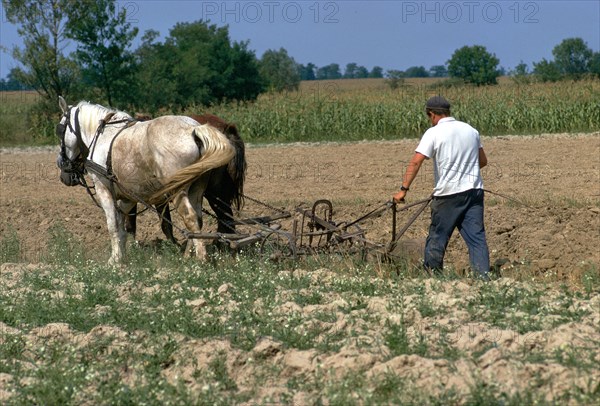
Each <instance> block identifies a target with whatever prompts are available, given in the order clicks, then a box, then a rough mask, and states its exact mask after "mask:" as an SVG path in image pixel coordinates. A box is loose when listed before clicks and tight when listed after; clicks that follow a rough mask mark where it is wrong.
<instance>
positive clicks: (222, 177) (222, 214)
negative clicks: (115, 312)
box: [206, 167, 235, 233]
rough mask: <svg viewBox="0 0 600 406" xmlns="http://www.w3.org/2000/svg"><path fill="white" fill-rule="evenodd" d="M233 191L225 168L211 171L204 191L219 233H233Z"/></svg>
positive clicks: (233, 188) (233, 187)
mask: <svg viewBox="0 0 600 406" xmlns="http://www.w3.org/2000/svg"><path fill="white" fill-rule="evenodd" d="M234 190H235V186H234V185H233V182H232V180H231V178H230V177H229V175H228V174H227V168H225V167H221V168H218V169H216V170H214V171H213V173H212V175H211V177H210V181H209V183H208V187H207V189H206V200H208V204H209V205H210V207H211V209H212V210H213V212H214V213H215V214H216V216H217V220H218V223H217V232H219V233H235V225H233V224H232V222H233V210H232V208H231V202H232V201H233V192H234Z"/></svg>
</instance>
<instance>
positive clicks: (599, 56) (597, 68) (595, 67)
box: [590, 52, 600, 78]
mask: <svg viewBox="0 0 600 406" xmlns="http://www.w3.org/2000/svg"><path fill="white" fill-rule="evenodd" d="M590 73H591V74H592V75H595V76H597V77H598V78H600V52H594V54H593V55H592V58H591V59H590Z"/></svg>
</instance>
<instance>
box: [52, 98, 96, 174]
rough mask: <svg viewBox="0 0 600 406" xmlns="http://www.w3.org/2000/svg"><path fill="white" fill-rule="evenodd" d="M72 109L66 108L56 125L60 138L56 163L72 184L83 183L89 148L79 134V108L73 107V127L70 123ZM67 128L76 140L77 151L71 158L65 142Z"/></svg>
mask: <svg viewBox="0 0 600 406" xmlns="http://www.w3.org/2000/svg"><path fill="white" fill-rule="evenodd" d="M72 110H73V109H72V108H70V109H68V110H67V111H66V112H65V113H64V114H63V118H62V119H61V120H60V122H59V123H58V124H57V125H56V135H57V136H58V138H59V139H60V154H59V159H58V161H57V165H58V167H59V168H60V170H61V171H63V172H65V173H67V174H69V175H70V176H71V181H72V182H73V185H78V184H79V185H85V179H84V175H85V172H86V171H85V163H86V160H87V156H88V154H89V152H90V149H89V148H88V146H87V145H85V142H83V137H82V135H81V127H80V125H79V108H76V109H75V117H74V120H73V121H74V123H75V127H74V128H73V126H72V125H71V111H72ZM63 119H64V120H65V121H66V123H65V124H63ZM67 128H69V130H70V131H71V132H72V133H73V135H74V136H75V138H76V140H77V149H78V153H77V155H76V156H75V157H73V158H69V157H68V155H67V146H66V144H65V135H66V132H67Z"/></svg>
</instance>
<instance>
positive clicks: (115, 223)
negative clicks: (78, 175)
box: [94, 182, 131, 265]
mask: <svg viewBox="0 0 600 406" xmlns="http://www.w3.org/2000/svg"><path fill="white" fill-rule="evenodd" d="M94 183H95V184H96V193H97V197H98V201H99V202H100V205H101V206H102V209H103V210H104V214H105V215H106V225H107V227H108V234H109V236H110V244H111V255H110V259H109V260H108V263H109V264H110V265H117V264H119V263H120V262H121V261H122V260H123V259H124V255H125V241H126V239H127V233H126V232H125V216H124V215H123V212H122V211H121V210H119V209H118V208H117V204H116V202H115V201H114V199H113V196H112V194H111V193H110V191H109V190H108V189H107V188H106V186H104V184H102V183H101V182H94ZM122 208H123V209H126V210H127V211H129V210H130V209H131V206H130V205H128V206H127V207H124V206H122Z"/></svg>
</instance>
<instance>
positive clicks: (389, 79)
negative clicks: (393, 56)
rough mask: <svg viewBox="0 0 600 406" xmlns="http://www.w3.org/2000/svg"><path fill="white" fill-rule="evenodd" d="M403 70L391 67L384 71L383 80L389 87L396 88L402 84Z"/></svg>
mask: <svg viewBox="0 0 600 406" xmlns="http://www.w3.org/2000/svg"><path fill="white" fill-rule="evenodd" d="M404 78H405V76H404V72H403V71H401V70H396V69H391V70H388V71H387V72H386V80H385V82H386V83H387V84H388V86H389V87H390V89H397V88H399V87H400V86H402V85H403V84H404Z"/></svg>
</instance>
